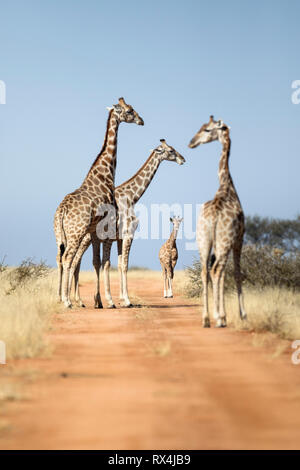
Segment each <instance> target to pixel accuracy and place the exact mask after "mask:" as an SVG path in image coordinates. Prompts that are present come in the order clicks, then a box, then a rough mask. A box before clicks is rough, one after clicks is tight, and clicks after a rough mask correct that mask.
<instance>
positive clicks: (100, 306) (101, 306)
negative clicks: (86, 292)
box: [94, 304, 103, 308]
mask: <svg viewBox="0 0 300 470" xmlns="http://www.w3.org/2000/svg"><path fill="white" fill-rule="evenodd" d="M94 308H103V305H102V304H95V305H94Z"/></svg>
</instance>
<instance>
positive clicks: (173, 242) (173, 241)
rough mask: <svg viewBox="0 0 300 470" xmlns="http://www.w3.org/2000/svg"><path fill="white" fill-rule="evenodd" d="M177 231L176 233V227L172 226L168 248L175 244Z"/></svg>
mask: <svg viewBox="0 0 300 470" xmlns="http://www.w3.org/2000/svg"><path fill="white" fill-rule="evenodd" d="M177 233H178V228H175V227H173V230H172V233H171V235H170V237H169V247H170V248H173V247H174V246H175V244H176V238H177Z"/></svg>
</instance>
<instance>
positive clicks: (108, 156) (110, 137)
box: [82, 110, 120, 189]
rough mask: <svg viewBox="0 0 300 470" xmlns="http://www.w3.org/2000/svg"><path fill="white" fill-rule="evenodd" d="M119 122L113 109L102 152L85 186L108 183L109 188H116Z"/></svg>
mask: <svg viewBox="0 0 300 470" xmlns="http://www.w3.org/2000/svg"><path fill="white" fill-rule="evenodd" d="M119 124H120V121H119V120H118V119H117V117H116V116H115V114H114V112H113V110H111V111H110V113H109V116H108V119H107V126H106V134H105V138H104V143H103V146H102V149H101V152H100V153H99V154H98V156H97V157H96V160H95V161H94V163H93V165H92V166H91V168H90V170H89V172H88V174H87V176H86V178H85V180H84V182H83V184H82V186H83V187H90V186H91V185H92V186H93V187H95V186H99V185H101V184H103V183H106V184H107V185H108V186H109V188H112V189H113V188H114V181H115V172H116V165H117V142H118V129H119ZM95 189H96V188H95Z"/></svg>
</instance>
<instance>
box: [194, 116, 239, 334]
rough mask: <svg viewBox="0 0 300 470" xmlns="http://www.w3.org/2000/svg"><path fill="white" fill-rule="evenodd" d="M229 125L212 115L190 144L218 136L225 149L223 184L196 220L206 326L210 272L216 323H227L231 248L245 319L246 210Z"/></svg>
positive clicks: (206, 322)
mask: <svg viewBox="0 0 300 470" xmlns="http://www.w3.org/2000/svg"><path fill="white" fill-rule="evenodd" d="M229 130H230V127H229V126H227V125H226V124H224V122H223V121H222V120H219V121H215V120H214V118H213V116H210V119H209V122H208V123H207V124H204V125H203V126H202V127H201V128H200V130H199V132H197V134H196V135H195V136H194V137H193V138H192V140H191V141H190V143H189V147H190V148H195V147H197V146H198V145H200V144H206V143H209V142H212V141H214V140H219V141H220V143H221V144H222V153H221V157H220V162H219V172H218V176H219V182H220V186H219V189H218V191H217V192H216V194H215V197H214V199H213V200H212V201H208V202H206V203H205V204H203V205H202V207H201V209H200V214H199V217H198V222H197V231H196V238H197V243H198V247H199V252H200V257H201V263H202V273H201V279H202V283H203V297H204V308H203V326H204V327H206V328H207V327H210V319H209V312H208V279H209V274H210V277H211V280H212V284H213V297H214V318H215V319H216V327H225V326H226V312H225V304H224V279H225V267H226V263H227V259H228V256H229V254H230V251H231V250H232V251H233V259H234V275H235V282H236V286H237V294H238V302H239V311H240V317H241V319H246V318H247V315H246V312H245V309H244V301H243V293H242V278H241V269H240V258H241V251H242V246H243V236H244V231H245V227H244V213H243V209H242V206H241V203H240V200H239V197H238V195H237V192H236V189H235V187H234V184H233V181H232V178H231V175H230V172H229V164H228V161H229V155H230V146H231V140H230V131H229ZM212 250H213V252H214V256H213V257H212V261H213V264H212V266H211V270H210V273H209V257H210V253H211V251H212Z"/></svg>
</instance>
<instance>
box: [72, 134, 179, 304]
mask: <svg viewBox="0 0 300 470" xmlns="http://www.w3.org/2000/svg"><path fill="white" fill-rule="evenodd" d="M160 142H161V144H160V145H159V146H158V147H157V148H155V149H154V150H152V151H151V154H150V156H149V157H148V159H147V160H146V161H145V163H144V164H143V166H142V167H141V168H140V169H139V170H138V171H137V173H136V174H135V175H133V176H132V177H131V178H130V179H129V180H127V181H125V183H123V184H121V185H120V186H118V187H117V188H116V189H115V200H116V204H117V208H118V231H117V237H116V239H115V240H114V239H108V238H107V239H105V240H104V241H103V261H102V267H103V271H104V287H105V297H106V300H107V302H108V308H115V305H114V303H113V300H112V297H111V292H110V282H109V269H110V253H111V246H112V243H113V241H117V244H118V271H119V279H120V300H121V301H122V302H123V303H124V306H125V307H131V306H132V304H131V302H130V300H129V297H128V284H127V271H128V259H129V253H130V249H131V245H132V241H133V238H134V233H135V231H136V229H137V226H138V223H139V221H138V218H137V217H136V216H135V213H134V206H135V204H136V203H137V202H138V201H139V199H140V198H141V197H142V196H143V194H144V193H145V191H146V189H147V188H148V186H149V185H150V183H151V181H152V179H153V178H154V176H155V174H156V172H157V170H158V167H159V165H160V164H161V162H162V161H164V160H167V161H170V162H176V163H178V164H179V165H182V164H183V163H184V162H185V159H184V158H183V156H182V155H180V154H179V153H178V152H177V151H176V150H175V149H174V148H173V147H171V146H170V145H168V144H167V143H166V141H165V139H161V140H160ZM94 236H95V235H94V234H92V235H89V234H88V235H87V236H86V238H85V239H84V241H83V243H82V245H81V247H80V249H79V250H78V253H77V254H76V257H75V259H74V263H78V264H77V267H76V271H75V272H76V278H75V298H76V300H77V302H78V301H79V302H81V300H80V295H79V283H78V273H79V269H80V261H81V257H82V255H83V253H84V252H85V251H86V249H87V248H88V246H89V244H90V242H91V241H92V237H94ZM87 237H89V239H88V238H87ZM78 266H79V267H78ZM74 277H75V276H74Z"/></svg>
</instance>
